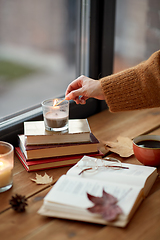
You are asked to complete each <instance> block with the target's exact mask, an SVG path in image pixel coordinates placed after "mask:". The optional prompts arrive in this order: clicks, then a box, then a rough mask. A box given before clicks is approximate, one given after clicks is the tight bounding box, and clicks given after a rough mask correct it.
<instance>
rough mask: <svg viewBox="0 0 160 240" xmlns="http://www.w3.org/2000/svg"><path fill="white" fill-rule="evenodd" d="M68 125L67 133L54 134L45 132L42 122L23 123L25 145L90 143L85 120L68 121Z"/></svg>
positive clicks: (88, 129) (87, 124) (88, 130)
mask: <svg viewBox="0 0 160 240" xmlns="http://www.w3.org/2000/svg"><path fill="white" fill-rule="evenodd" d="M68 125H69V127H68V132H63V133H61V132H57V133H55V132H52V131H47V130H45V126H44V121H34V122H24V135H25V137H26V145H35V144H54V143H73V142H88V141H90V132H91V130H90V127H89V123H88V120H87V119H70V120H69V123H68Z"/></svg>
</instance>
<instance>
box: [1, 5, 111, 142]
mask: <svg viewBox="0 0 160 240" xmlns="http://www.w3.org/2000/svg"><path fill="white" fill-rule="evenodd" d="M115 5H116V0H112V1H106V0H102V1H98V0H79V1H78V9H82V11H80V10H77V11H78V14H77V16H78V21H77V28H78V34H77V45H78V48H77V73H76V75H77V77H78V76H79V75H81V74H85V75H86V76H88V77H91V78H94V79H99V78H101V77H103V76H106V75H109V74H112V72H113V54H114V28H115V8H116V6H115ZM88 7H89V9H88ZM84 18H85V19H84ZM84 20H85V21H84ZM86 21H88V23H87V24H86ZM85 24H86V26H85ZM85 34H86V35H87V37H88V41H87V42H86V45H84V41H83V39H84V38H85V37H86V35H85ZM84 61H85V64H84ZM61 97H64V96H61ZM106 108H107V105H106V103H105V101H100V100H96V99H88V100H87V103H86V104H85V105H76V104H75V102H74V101H70V114H69V118H70V119H73V118H88V117H89V116H91V115H93V114H96V113H98V112H100V111H102V110H104V109H106ZM39 120H43V116H42V109H41V105H40V104H39V105H37V106H33V107H31V108H29V109H25V110H23V111H21V112H18V113H17V114H14V115H11V116H8V117H6V118H2V119H1V122H0V141H6V142H9V143H11V144H13V145H14V146H18V137H17V135H19V134H23V132H24V127H23V125H24V124H23V123H24V122H25V121H39Z"/></svg>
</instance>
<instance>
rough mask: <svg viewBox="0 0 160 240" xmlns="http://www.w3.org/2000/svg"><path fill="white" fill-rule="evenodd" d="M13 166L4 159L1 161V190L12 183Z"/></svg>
mask: <svg viewBox="0 0 160 240" xmlns="http://www.w3.org/2000/svg"><path fill="white" fill-rule="evenodd" d="M12 169H13V166H12V165H11V164H10V163H9V162H8V161H5V160H3V159H0V188H1V187H5V186H7V185H8V184H10V183H11V182H12Z"/></svg>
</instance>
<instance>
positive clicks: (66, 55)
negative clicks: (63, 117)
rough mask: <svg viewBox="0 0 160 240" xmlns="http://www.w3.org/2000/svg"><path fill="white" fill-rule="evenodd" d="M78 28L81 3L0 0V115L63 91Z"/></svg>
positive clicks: (69, 0)
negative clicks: (78, 5) (78, 4)
mask: <svg viewBox="0 0 160 240" xmlns="http://www.w3.org/2000/svg"><path fill="white" fill-rule="evenodd" d="M76 29H77V1H74V0H54V1H50V0H45V1H44V0H38V1H37V0H29V1H25V0H22V1H20V0H12V1H8V0H7V1H3V0H0V33H1V34H0V119H1V118H3V117H5V116H8V115H11V114H14V113H15V112H19V111H21V110H24V109H27V108H29V107H31V106H34V105H37V104H39V103H41V102H42V101H43V100H45V99H47V98H52V97H57V96H62V95H64V91H65V89H66V87H67V85H68V84H69V82H71V81H72V80H73V79H75V77H76Z"/></svg>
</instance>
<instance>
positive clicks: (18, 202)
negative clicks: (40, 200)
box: [9, 194, 28, 212]
mask: <svg viewBox="0 0 160 240" xmlns="http://www.w3.org/2000/svg"><path fill="white" fill-rule="evenodd" d="M9 204H10V205H11V207H12V208H13V209H14V210H15V211H16V212H24V211H25V208H26V206H27V205H28V203H27V198H26V197H25V196H22V195H19V194H15V196H12V198H11V199H10V200H9Z"/></svg>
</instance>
